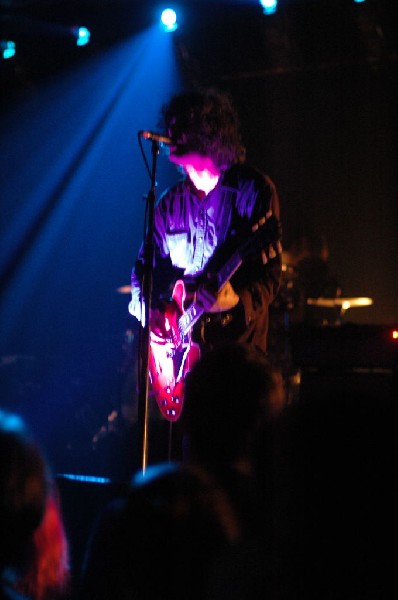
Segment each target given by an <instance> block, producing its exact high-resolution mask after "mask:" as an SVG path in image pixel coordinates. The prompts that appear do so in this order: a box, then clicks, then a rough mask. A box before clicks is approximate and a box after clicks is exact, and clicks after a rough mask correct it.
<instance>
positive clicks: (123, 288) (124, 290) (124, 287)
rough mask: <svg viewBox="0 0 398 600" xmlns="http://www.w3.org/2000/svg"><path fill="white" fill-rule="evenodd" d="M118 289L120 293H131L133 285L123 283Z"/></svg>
mask: <svg viewBox="0 0 398 600" xmlns="http://www.w3.org/2000/svg"><path fill="white" fill-rule="evenodd" d="M116 291H117V292H118V293H119V294H130V293H131V286H130V285H122V286H121V287H118V288H117V290H116Z"/></svg>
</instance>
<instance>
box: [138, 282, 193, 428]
mask: <svg viewBox="0 0 398 600" xmlns="http://www.w3.org/2000/svg"><path fill="white" fill-rule="evenodd" d="M184 301H185V286H184V282H183V281H181V280H179V281H177V282H176V284H175V286H174V290H173V294H172V302H171V303H170V304H169V305H168V306H167V307H166V311H165V329H166V331H167V332H168V333H169V337H167V338H160V337H158V336H155V335H153V334H152V333H151V341H150V352H149V376H150V380H151V391H152V394H153V395H154V396H155V399H156V402H157V404H158V407H159V410H160V412H161V414H162V415H163V417H164V418H165V419H167V420H168V421H171V422H173V421H177V420H178V419H179V418H180V416H181V412H182V409H183V406H184V379H185V376H186V374H187V373H188V372H189V371H190V369H191V368H192V367H193V365H194V364H195V362H196V361H197V360H198V359H199V357H200V349H199V346H198V345H197V344H194V343H193V342H192V341H191V336H190V335H185V336H183V337H182V336H181V334H180V332H179V328H178V319H179V318H180V316H181V315H182V313H183V312H184Z"/></svg>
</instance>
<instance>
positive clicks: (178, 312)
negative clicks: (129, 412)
mask: <svg viewBox="0 0 398 600" xmlns="http://www.w3.org/2000/svg"><path fill="white" fill-rule="evenodd" d="M279 239H280V229H279V224H278V221H277V220H276V219H275V217H271V218H270V219H268V220H267V221H265V223H264V225H262V226H260V227H259V228H258V229H257V230H256V231H255V232H254V233H252V234H251V236H250V237H249V238H248V239H247V240H246V242H245V243H244V244H242V246H240V247H239V248H238V249H237V250H236V251H235V252H234V253H233V254H232V256H231V257H230V258H229V260H227V262H226V263H225V264H224V265H223V267H221V269H220V270H219V271H218V272H217V273H216V274H212V275H211V277H209V281H210V289H211V293H210V294H209V292H208V291H207V289H206V286H202V287H199V289H198V290H197V292H196V293H195V296H194V300H193V302H192V303H191V304H190V305H189V306H188V308H185V305H184V304H185V300H186V296H187V294H186V289H185V284H184V282H183V281H182V280H181V279H179V280H178V281H177V282H176V283H175V285H174V289H173V293H172V299H171V301H170V303H168V304H167V305H166V308H165V312H164V330H165V332H166V334H167V335H166V336H165V337H163V336H162V337H159V336H157V335H155V334H154V333H153V332H151V336H150V354H149V376H150V381H151V388H152V394H153V395H154V396H155V398H156V401H157V404H158V407H159V409H160V412H161V413H162V415H163V417H164V418H165V419H166V420H168V421H171V422H173V421H177V420H178V419H179V417H180V416H181V412H182V409H183V405H184V378H185V375H186V374H187V373H188V372H189V370H190V369H191V368H192V366H193V365H194V364H195V362H196V361H197V360H198V359H199V357H200V349H199V346H198V345H197V344H195V343H193V342H192V341H191V335H190V334H191V331H192V328H193V326H194V325H195V323H196V322H197V321H198V320H199V319H200V318H201V316H202V315H203V313H205V312H208V311H209V309H210V308H211V306H212V304H213V303H214V296H215V295H216V294H217V293H218V292H219V291H220V290H221V288H222V287H223V286H224V285H225V284H226V283H227V281H229V280H230V279H231V277H232V275H233V274H234V273H235V272H236V271H237V270H238V269H239V267H240V266H241V264H242V263H243V261H244V260H246V259H247V258H248V257H250V256H251V255H254V254H255V253H256V252H257V253H258V252H261V250H262V249H263V248H264V246H266V245H268V244H271V243H272V242H276V241H278V240H279Z"/></svg>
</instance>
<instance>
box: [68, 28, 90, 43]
mask: <svg viewBox="0 0 398 600" xmlns="http://www.w3.org/2000/svg"><path fill="white" fill-rule="evenodd" d="M72 32H73V35H74V36H75V38H76V46H85V45H86V44H88V43H89V41H90V35H91V34H90V31H89V30H88V29H87V27H81V26H76V27H73V29H72Z"/></svg>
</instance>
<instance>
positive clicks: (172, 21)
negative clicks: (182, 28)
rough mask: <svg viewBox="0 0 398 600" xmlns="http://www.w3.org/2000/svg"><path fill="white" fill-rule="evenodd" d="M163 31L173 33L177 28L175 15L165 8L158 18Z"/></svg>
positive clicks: (171, 10)
mask: <svg viewBox="0 0 398 600" xmlns="http://www.w3.org/2000/svg"><path fill="white" fill-rule="evenodd" d="M160 21H161V23H162V25H163V27H164V30H165V31H168V32H171V31H175V30H176V29H177V27H178V23H177V14H176V12H175V11H174V10H173V9H172V8H166V9H165V10H164V11H163V12H162V15H161V17H160Z"/></svg>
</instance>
